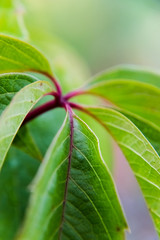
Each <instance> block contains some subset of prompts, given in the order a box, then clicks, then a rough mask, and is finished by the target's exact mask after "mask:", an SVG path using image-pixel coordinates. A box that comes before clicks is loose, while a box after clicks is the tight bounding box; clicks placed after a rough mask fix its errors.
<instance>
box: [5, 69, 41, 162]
mask: <svg viewBox="0 0 160 240" xmlns="http://www.w3.org/2000/svg"><path fill="white" fill-rule="evenodd" d="M37 80H38V79H36V78H35V77H33V76H32V77H31V76H30V75H27V74H21V73H11V74H1V75H0V115H1V114H2V112H3V111H4V109H5V108H6V107H7V106H8V105H9V103H10V102H11V100H12V98H13V97H14V96H15V94H16V93H17V92H19V91H20V90H21V89H22V88H23V87H25V86H27V85H28V84H30V83H33V82H35V81H37ZM22 143H23V144H22ZM14 145H15V146H17V147H18V148H20V149H21V150H22V151H24V152H26V153H28V154H30V155H31V156H32V157H34V158H37V159H41V158H42V157H41V154H40V152H39V150H38V148H37V146H36V144H35V143H34V140H33V138H32V136H31V134H30V132H29V129H28V128H26V127H25V129H24V128H23V129H22V130H20V131H19V132H18V134H17V137H16V139H15V141H14Z"/></svg>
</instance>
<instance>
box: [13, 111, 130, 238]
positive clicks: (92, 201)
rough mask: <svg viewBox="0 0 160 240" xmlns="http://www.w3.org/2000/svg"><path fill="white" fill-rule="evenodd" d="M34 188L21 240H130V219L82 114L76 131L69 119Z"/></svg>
mask: <svg viewBox="0 0 160 240" xmlns="http://www.w3.org/2000/svg"><path fill="white" fill-rule="evenodd" d="M72 131H73V132H72ZM72 133H73V135H72ZM72 136H73V138H72ZM82 142H83V145H82ZM46 173H47V174H46ZM31 190H32V196H31V199H30V204H29V209H28V212H27V216H26V220H25V222H24V226H23V228H22V232H21V233H20V235H19V236H18V238H17V239H18V240H28V239H30V240H32V239H33V240H49V239H50V240H53V239H54V240H58V239H62V240H66V239H70V240H72V239H74V240H81V239H84V240H88V239H92V240H98V239H104V240H105V239H106V240H111V239H114V240H120V239H124V229H125V228H126V221H125V219H124V216H123V213H122V210H121V207H120V204H119V201H118V198H117V195H116V192H115V187H114V184H113V181H112V178H111V176H110V174H109V172H108V169H107V167H106V165H105V163H104V162H103V160H102V157H101V154H100V150H99V146H98V140H97V138H96V136H95V135H94V133H93V132H92V131H91V130H90V129H89V127H88V126H87V125H86V124H85V123H84V122H82V121H81V120H80V119H79V118H78V117H77V116H75V115H74V118H73V126H71V127H70V123H69V118H68V117H67V118H66V120H65V122H64V124H63V127H62V128H61V130H60V131H59V133H58V135H57V136H56V138H55V140H54V141H53V143H52V144H51V146H50V148H49V150H48V152H47V154H46V157H45V159H44V161H43V163H42V165H41V167H40V170H39V172H38V175H37V177H36V179H35V181H34V183H33V186H32V188H31Z"/></svg>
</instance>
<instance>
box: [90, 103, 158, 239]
mask: <svg viewBox="0 0 160 240" xmlns="http://www.w3.org/2000/svg"><path fill="white" fill-rule="evenodd" d="M86 111H88V112H89V114H91V115H92V116H93V117H94V118H95V119H96V120H97V121H98V122H99V123H100V124H102V125H103V126H104V127H105V128H106V129H107V131H109V132H110V133H111V135H112V136H113V137H114V139H115V140H116V142H117V143H118V145H119V146H120V148H121V150H122V151H123V153H124V155H125V157H126V159H127V160H128V162H129V164H130V166H131V168H132V170H133V173H134V175H135V177H136V178H137V181H138V183H139V185H140V187H141V190H142V193H143V196H144V198H145V200H146V202H147V205H148V209H149V211H150V214H151V216H152V219H153V221H154V224H155V227H156V230H157V232H158V234H159V236H160V180H159V179H160V157H159V156H158V154H157V152H156V151H155V150H154V148H153V147H152V146H151V144H150V143H149V142H148V141H147V139H146V138H145V137H144V135H143V134H142V133H141V132H140V130H139V129H138V128H137V127H136V126H135V125H134V124H133V123H132V122H131V121H130V120H129V119H127V118H126V117H125V116H124V115H122V114H121V113H119V112H117V111H116V110H113V109H109V108H86Z"/></svg>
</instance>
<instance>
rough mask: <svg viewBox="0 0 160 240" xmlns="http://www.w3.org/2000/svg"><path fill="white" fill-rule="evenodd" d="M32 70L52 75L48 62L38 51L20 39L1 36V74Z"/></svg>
mask: <svg viewBox="0 0 160 240" xmlns="http://www.w3.org/2000/svg"><path fill="white" fill-rule="evenodd" d="M31 70H33V71H38V72H45V73H48V74H52V73H51V68H50V66H49V63H48V61H47V60H46V58H45V57H44V56H43V55H42V54H41V53H40V52H39V51H38V50H37V49H35V48H34V47H32V46H30V45H29V44H27V43H25V42H23V41H20V40H18V39H15V38H12V37H8V36H5V35H0V72H1V73H4V72H16V71H31Z"/></svg>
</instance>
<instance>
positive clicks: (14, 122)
mask: <svg viewBox="0 0 160 240" xmlns="http://www.w3.org/2000/svg"><path fill="white" fill-rule="evenodd" d="M50 91H52V86H51V85H50V84H49V83H48V82H45V81H37V82H35V83H31V84H29V85H28V86H26V87H24V88H23V89H21V90H20V91H19V92H18V93H17V94H16V95H15V97H14V98H13V100H12V101H11V103H10V104H9V106H8V107H7V108H6V109H5V111H3V113H2V115H1V116H0V167H2V164H3V162H4V158H5V156H6V154H7V152H8V150H9V148H10V145H11V143H12V141H13V139H14V137H15V135H16V134H17V131H18V129H19V128H20V126H21V124H22V122H23V120H24V118H25V116H26V115H27V113H28V112H29V111H30V110H31V108H32V107H33V106H34V105H35V104H36V102H37V101H38V100H39V99H40V98H41V97H42V96H43V95H44V94H45V93H47V92H50Z"/></svg>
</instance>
